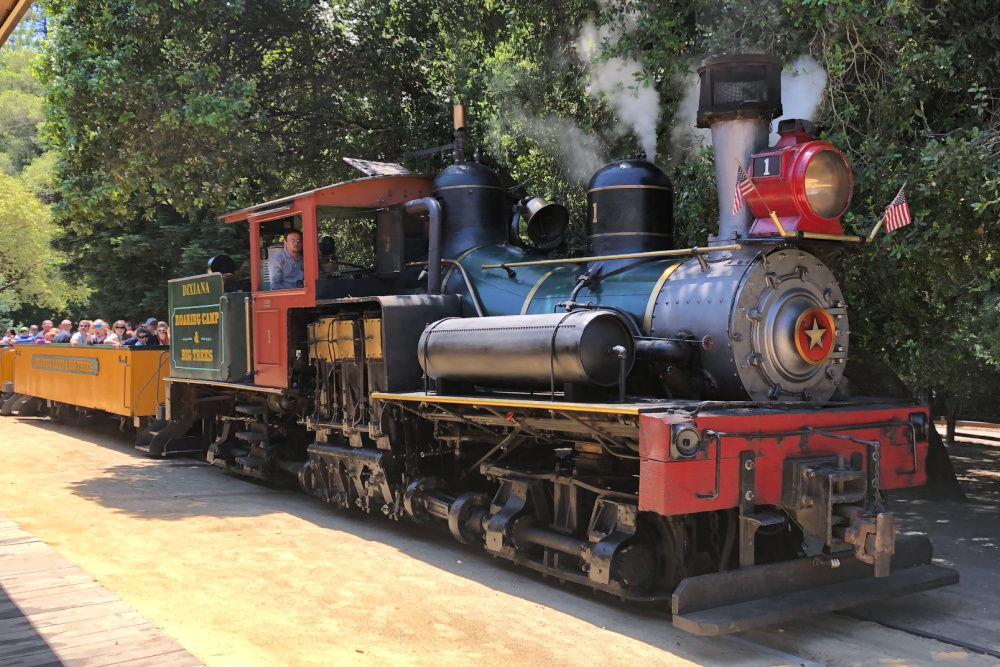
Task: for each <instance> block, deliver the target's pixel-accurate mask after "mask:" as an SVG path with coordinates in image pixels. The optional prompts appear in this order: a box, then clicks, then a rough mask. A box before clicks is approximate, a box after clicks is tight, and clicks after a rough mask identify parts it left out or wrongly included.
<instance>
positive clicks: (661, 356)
mask: <svg viewBox="0 0 1000 667" xmlns="http://www.w3.org/2000/svg"><path fill="white" fill-rule="evenodd" d="M691 351H692V350H691V345H688V344H685V343H681V342H679V341H676V340H668V339H665V338H637V339H636V341H635V354H636V356H639V357H642V358H645V359H652V360H653V361H667V362H675V363H681V364H683V363H687V361H688V360H689V359H690V358H691Z"/></svg>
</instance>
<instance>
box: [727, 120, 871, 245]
mask: <svg viewBox="0 0 1000 667" xmlns="http://www.w3.org/2000/svg"><path fill="white" fill-rule="evenodd" d="M814 131H815V129H814V128H813V124H812V123H811V122H809V121H808V120H800V119H790V120H783V121H781V122H780V123H779V124H778V134H779V135H780V136H781V139H780V140H778V143H777V144H775V146H774V147H773V148H769V149H767V150H765V151H761V152H759V153H756V154H755V155H754V156H753V157H752V158H751V160H750V164H748V165H744V166H745V167H746V169H747V172H748V174H749V175H750V178H751V179H753V182H754V185H756V186H757V191H758V192H759V193H760V195H759V196H758V194H757V193H752V194H751V195H750V196H749V197H747V202H748V203H749V207H750V213H751V215H752V216H753V218H754V220H753V224H752V226H751V228H750V235H751V236H759V235H772V234H777V232H778V230H777V229H776V228H775V226H774V222H773V221H772V220H771V217H770V214H771V211H774V213H775V214H776V215H777V216H778V220H780V221H781V226H782V227H784V229H785V231H789V232H791V231H800V232H812V233H817V234H837V235H841V234H843V233H844V230H843V228H842V227H841V225H840V216H842V215H843V214H844V213H845V212H846V211H847V207H848V206H849V205H850V203H851V192H852V190H853V189H854V177H853V176H852V174H851V166H850V164H849V163H848V161H847V158H846V157H845V156H844V154H843V153H841V152H840V151H839V150H838V149H837V148H836V147H835V146H833V145H832V144H830V143H828V142H826V141H821V140H814V139H813V132H814Z"/></svg>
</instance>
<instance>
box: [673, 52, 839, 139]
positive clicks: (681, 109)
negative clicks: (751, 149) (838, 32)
mask: <svg viewBox="0 0 1000 667" xmlns="http://www.w3.org/2000/svg"><path fill="white" fill-rule="evenodd" d="M682 85H683V86H684V90H685V92H684V97H683V99H681V102H680V104H679V105H678V107H677V113H676V115H675V119H674V129H673V134H672V139H673V142H674V146H676V147H677V148H679V149H682V150H685V151H687V152H688V153H689V154H691V155H697V154H698V151H699V150H700V149H701V147H702V146H708V145H709V144H711V143H712V134H711V132H710V131H709V130H708V129H699V128H696V127H695V121H696V120H697V115H698V95H699V91H700V88H701V83H700V81H699V79H698V74H697V73H691V74H689V75H688V76H687V77H686V78H685V80H684V83H683V84H682ZM824 90H826V70H825V69H823V66H822V65H820V64H819V63H817V62H816V61H815V60H813V59H812V58H811V57H810V56H799V57H798V58H796V59H795V60H793V61H792V64H791V65H789V66H788V68H786V69H785V70H783V71H782V72H781V106H782V111H783V112H784V114H783V115H782V116H781V118H775V119H774V121H773V122H772V123H771V128H772V129H773V130H774V131H772V132H771V144H772V145H773V144H774V143H775V142H777V141H778V132H777V129H778V121H780V120H784V119H786V118H805V119H807V120H812V117H813V114H814V113H816V108H817V107H818V106H819V103H820V102H821V101H822V100H823V91H824Z"/></svg>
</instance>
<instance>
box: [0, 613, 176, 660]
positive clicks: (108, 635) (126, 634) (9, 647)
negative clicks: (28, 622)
mask: <svg viewBox="0 0 1000 667" xmlns="http://www.w3.org/2000/svg"><path fill="white" fill-rule="evenodd" d="M152 635H158V636H159V635H160V631H159V630H158V629H157V628H156V626H155V625H153V624H152V623H150V622H149V621H144V622H143V623H142V624H139V625H130V626H127V627H123V628H105V629H104V630H96V631H94V632H83V631H79V632H78V633H77V634H75V635H72V636H61V637H59V638H55V637H52V636H50V635H48V634H46V636H45V638H44V640H42V639H39V635H38V633H31V636H30V637H29V636H28V635H27V633H24V634H23V635H22V636H21V637H14V638H13V639H12V640H11V641H9V642H8V641H5V642H4V643H3V645H0V664H5V662H6V659H7V658H8V657H13V656H17V655H26V654H27V651H24V650H21V649H20V648H19V647H18V644H19V643H20V644H27V642H29V641H30V640H32V639H34V640H35V642H36V643H39V642H40V643H41V644H42V646H47V647H48V648H50V649H52V651H53V652H55V653H56V654H57V655H61V654H62V653H63V651H64V650H66V649H71V648H72V649H75V648H84V647H86V646H91V645H96V644H101V645H102V646H103V645H106V644H107V643H108V642H114V643H115V644H116V645H118V644H120V645H122V646H125V645H128V644H131V643H137V642H140V641H142V640H144V639H146V638H148V637H150V636H152ZM33 652H37V650H36V651H33Z"/></svg>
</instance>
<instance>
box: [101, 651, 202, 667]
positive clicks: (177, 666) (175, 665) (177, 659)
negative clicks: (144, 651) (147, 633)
mask: <svg viewBox="0 0 1000 667" xmlns="http://www.w3.org/2000/svg"><path fill="white" fill-rule="evenodd" d="M201 664H202V663H201V661H200V660H198V659H197V658H196V657H194V656H193V655H191V654H190V653H188V652H187V651H183V650H181V651H174V652H173V653H164V654H163V655H158V656H154V657H152V658H139V659H137V660H126V661H125V662H117V663H115V666H114V667H201Z"/></svg>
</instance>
